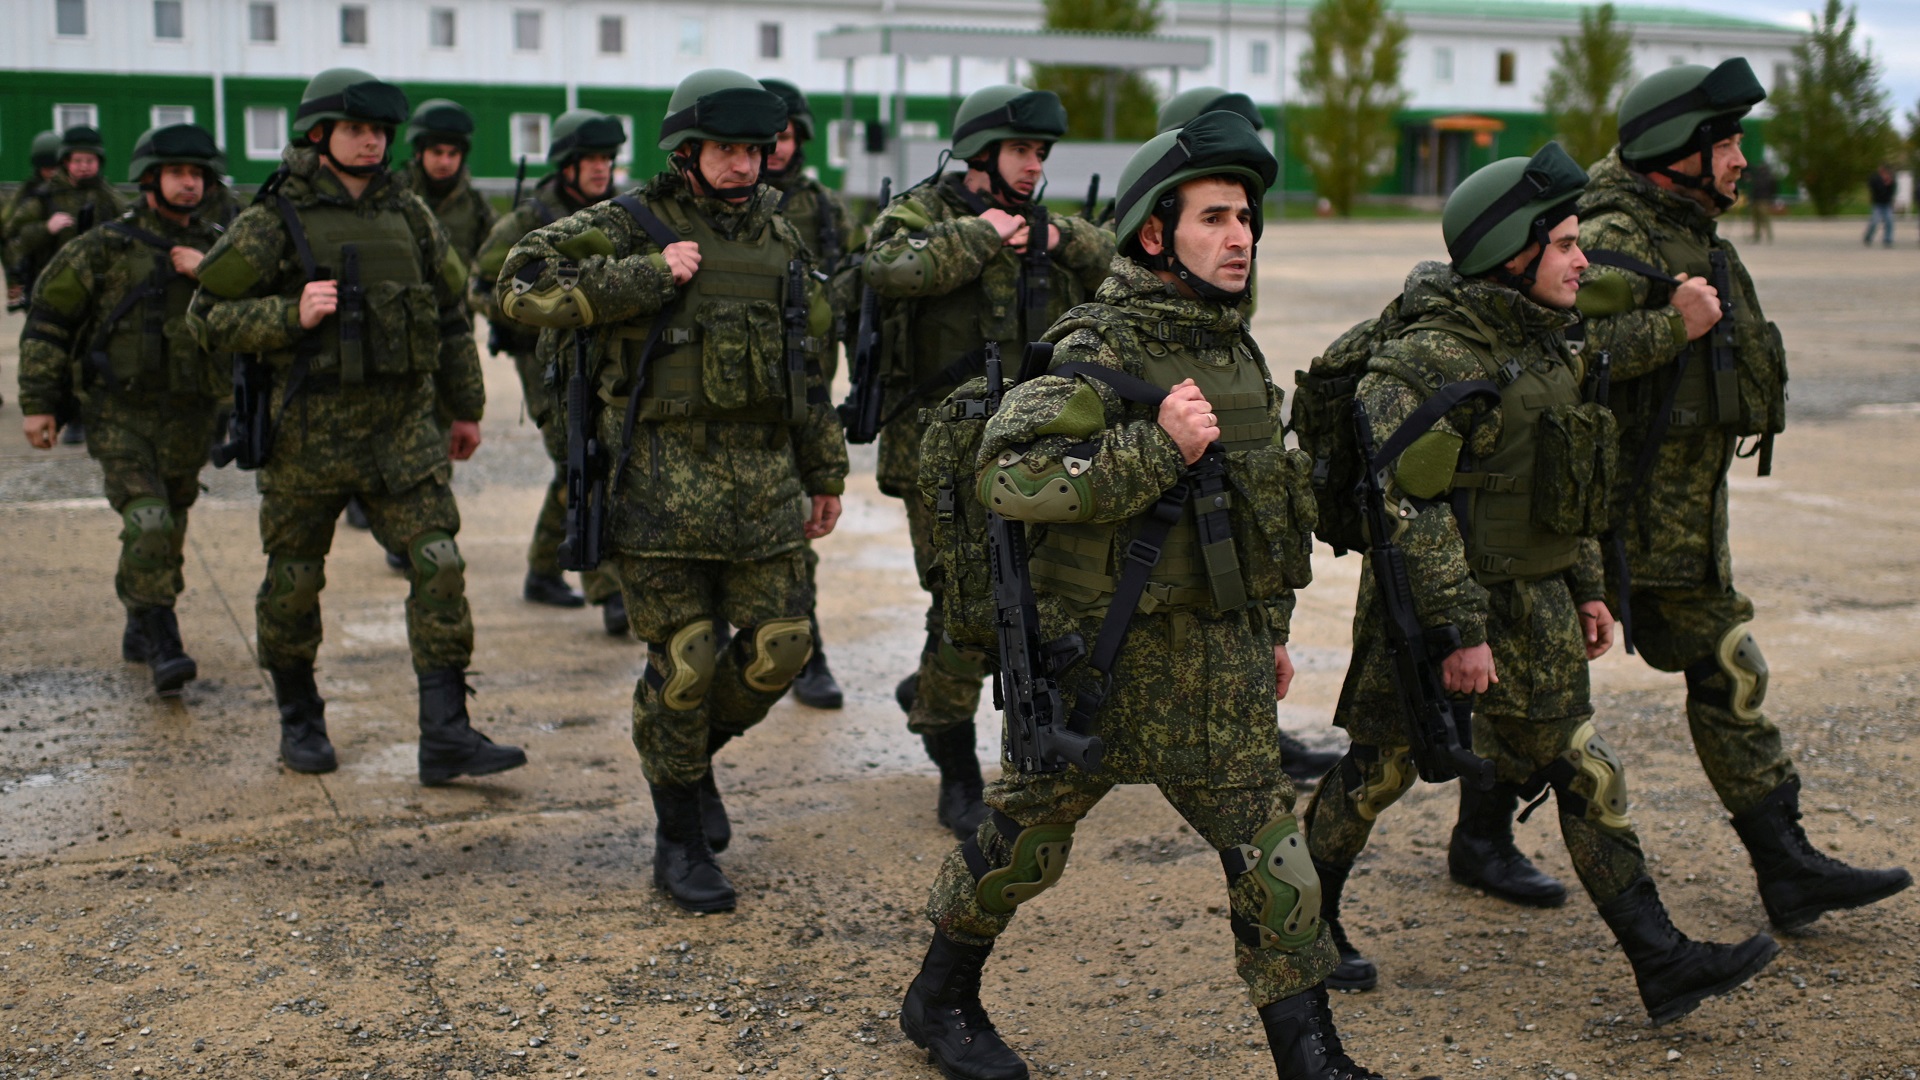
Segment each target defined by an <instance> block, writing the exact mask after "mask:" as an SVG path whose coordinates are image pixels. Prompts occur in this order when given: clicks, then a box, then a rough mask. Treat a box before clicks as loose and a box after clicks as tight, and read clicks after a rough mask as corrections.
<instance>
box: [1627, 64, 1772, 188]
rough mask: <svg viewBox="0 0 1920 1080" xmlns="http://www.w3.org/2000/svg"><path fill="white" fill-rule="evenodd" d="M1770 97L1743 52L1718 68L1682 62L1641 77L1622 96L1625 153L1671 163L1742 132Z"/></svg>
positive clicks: (1630, 157) (1646, 160) (1629, 157)
mask: <svg viewBox="0 0 1920 1080" xmlns="http://www.w3.org/2000/svg"><path fill="white" fill-rule="evenodd" d="M1766 98H1767V92H1766V91H1765V90H1763V89H1761V87H1760V80H1759V79H1756V78H1754V76H1753V68H1752V67H1751V66H1750V65H1748V63H1747V61H1746V59H1745V58H1744V57H1739V56H1736V57H1734V58H1733V59H1731V60H1728V61H1727V62H1725V63H1723V64H1721V65H1720V66H1719V67H1717V68H1707V67H1704V66H1702V65H1700V64H1681V65H1679V66H1676V67H1670V68H1667V69H1666V70H1665V71H1656V72H1654V73H1653V74H1652V75H1649V76H1647V77H1646V78H1644V79H1641V80H1640V82H1639V84H1638V85H1636V86H1635V87H1634V88H1633V89H1631V90H1629V91H1627V96H1626V97H1624V98H1622V99H1621V100H1620V158H1621V160H1623V161H1626V162H1629V163H1639V164H1648V165H1667V164H1671V163H1672V162H1674V161H1678V160H1679V159H1681V158H1683V157H1686V156H1687V155H1688V154H1691V153H1693V152H1695V151H1696V150H1699V149H1701V148H1702V147H1703V146H1704V147H1709V148H1710V147H1712V146H1713V144H1714V143H1716V142H1718V141H1720V140H1721V139H1724V138H1727V137H1728V136H1730V135H1732V134H1734V133H1735V132H1738V131H1739V130H1740V118H1741V117H1743V116H1745V115H1747V113H1748V112H1749V111H1751V110H1752V109H1753V107H1754V106H1755V105H1758V104H1760V103H1761V102H1762V101H1765V100H1766Z"/></svg>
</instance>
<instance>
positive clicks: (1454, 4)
mask: <svg viewBox="0 0 1920 1080" xmlns="http://www.w3.org/2000/svg"><path fill="white" fill-rule="evenodd" d="M1212 2H1213V0H1186V4H1185V6H1194V7H1205V6H1208V5H1209V4H1211V3H1212ZM1229 2H1230V3H1232V4H1234V5H1235V6H1239V7H1261V8H1273V9H1277V8H1279V7H1280V6H1281V4H1282V2H1283V0H1229ZM1285 2H1287V3H1289V6H1292V7H1296V8H1299V9H1302V10H1305V9H1306V8H1308V7H1311V6H1313V3H1314V2H1315V0H1298V2H1296V0H1285ZM1388 3H1389V4H1390V5H1391V6H1392V8H1393V10H1394V11H1396V12H1398V13H1400V14H1402V15H1424V16H1433V17H1439V18H1450V19H1462V20H1487V21H1494V20H1513V21H1519V22H1525V21H1536V20H1537V21H1546V22H1575V21H1577V20H1578V19H1579V18H1580V14H1581V13H1582V12H1584V11H1586V10H1588V9H1589V8H1596V7H1599V6H1600V5H1598V4H1585V3H1577V4H1576V3H1558V2H1553V0H1388ZM1613 10H1614V17H1615V19H1616V21H1618V22H1619V23H1621V24H1624V25H1626V26H1676V27H1695V28H1699V29H1703V30H1746V31H1760V32H1763V33H1766V32H1771V33H1778V34H1792V35H1795V36H1800V35H1802V34H1804V33H1805V31H1802V30H1800V29H1798V28H1797V27H1793V26H1788V25H1784V24H1782V23H1775V22H1767V21H1766V20H1764V19H1748V18H1742V17H1740V16H1738V15H1722V14H1719V13H1718V12H1712V11H1693V10H1690V9H1688V8H1684V7H1668V6H1666V5H1662V4H1615V5H1614V6H1613Z"/></svg>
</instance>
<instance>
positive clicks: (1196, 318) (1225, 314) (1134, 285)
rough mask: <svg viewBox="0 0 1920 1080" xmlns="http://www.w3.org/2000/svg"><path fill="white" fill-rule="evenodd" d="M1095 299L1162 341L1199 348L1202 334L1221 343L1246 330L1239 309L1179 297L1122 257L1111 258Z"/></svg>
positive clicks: (1166, 286)
mask: <svg viewBox="0 0 1920 1080" xmlns="http://www.w3.org/2000/svg"><path fill="white" fill-rule="evenodd" d="M1095 299H1096V300H1098V301H1099V302H1100V303H1103V304H1112V305H1113V306H1115V307H1120V308H1125V309H1126V310H1127V311H1128V313H1129V315H1130V317H1131V318H1132V320H1133V321H1134V322H1135V323H1137V324H1139V325H1140V326H1141V329H1142V330H1143V331H1144V332H1146V333H1148V334H1150V335H1152V336H1154V337H1157V338H1159V339H1160V340H1162V341H1178V342H1182V343H1185V344H1189V345H1202V344H1204V342H1205V335H1209V334H1212V335H1218V336H1219V337H1220V338H1221V339H1222V340H1221V342H1220V343H1221V344H1224V343H1225V342H1226V341H1230V340H1232V339H1233V338H1234V337H1237V336H1238V335H1239V334H1241V333H1242V332H1243V331H1244V330H1245V329H1246V317H1245V316H1244V315H1242V314H1241V311H1240V308H1239V307H1238V306H1232V307H1230V306H1228V305H1226V304H1218V303H1214V302H1213V301H1211V300H1199V299H1188V298H1187V297H1184V296H1181V295H1180V291H1179V290H1178V289H1176V288H1174V286H1173V285H1172V284H1171V283H1169V282H1166V281H1162V280H1160V276H1159V275H1158V274H1155V273H1154V272H1153V271H1151V270H1149V269H1147V268H1146V267H1144V266H1141V265H1140V264H1139V263H1137V262H1135V261H1133V260H1132V259H1130V258H1128V257H1127V256H1125V255H1115V256H1114V257H1113V263H1112V265H1111V266H1110V268H1109V270H1108V274H1107V279H1106V280H1105V281H1103V282H1101V283H1100V289H1099V291H1098V293H1096V294H1095Z"/></svg>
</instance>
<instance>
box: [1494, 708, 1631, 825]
mask: <svg viewBox="0 0 1920 1080" xmlns="http://www.w3.org/2000/svg"><path fill="white" fill-rule="evenodd" d="M1549 784H1550V785H1552V786H1553V792H1554V795H1555V797H1557V798H1558V799H1559V801H1560V812H1561V813H1563V814H1567V815H1570V816H1572V817H1576V818H1583V819H1585V820H1587V821H1591V822H1592V823H1593V824H1594V825H1595V826H1596V827H1598V828H1600V829H1602V830H1605V831H1608V832H1624V831H1626V830H1628V829H1631V828H1632V827H1633V822H1632V820H1631V819H1629V818H1628V817H1627V808H1628V800H1627V771H1626V769H1625V768H1624V767H1622V766H1621V764H1620V758H1619V756H1618V755H1616V754H1615V753H1614V752H1613V747H1611V746H1608V745H1607V741H1606V740H1605V739H1603V738H1601V737H1600V733H1599V732H1598V731H1596V730H1595V729H1594V726H1593V721H1592V720H1587V721H1585V722H1583V723H1581V725H1580V726H1579V727H1577V728H1575V729H1574V731H1573V736H1572V737H1571V738H1569V739H1568V740H1567V748H1566V749H1565V750H1563V751H1561V753H1560V756H1559V757H1558V758H1556V759H1554V762H1553V764H1551V765H1548V766H1547V767H1546V768H1544V769H1542V770H1540V771H1539V772H1537V773H1535V774H1534V775H1533V776H1532V777H1531V778H1530V779H1529V780H1528V781H1527V783H1526V784H1525V785H1524V786H1523V787H1522V788H1521V791H1522V792H1523V793H1524V794H1526V795H1529V796H1533V795H1538V794H1539V793H1540V791H1541V789H1542V788H1544V787H1546V786H1547V785H1549ZM1531 811H1532V807H1528V809H1527V813H1530V812H1531ZM1527 813H1522V814H1521V815H1520V820H1522V821H1525V820H1526V817H1527Z"/></svg>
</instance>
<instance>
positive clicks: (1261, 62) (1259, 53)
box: [1247, 41, 1273, 75]
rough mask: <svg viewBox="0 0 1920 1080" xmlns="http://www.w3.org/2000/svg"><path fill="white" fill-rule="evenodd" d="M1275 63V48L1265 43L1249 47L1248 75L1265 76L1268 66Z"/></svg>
mask: <svg viewBox="0 0 1920 1080" xmlns="http://www.w3.org/2000/svg"><path fill="white" fill-rule="evenodd" d="M1272 62H1273V47H1272V46H1270V45H1268V44H1267V43H1266V42H1264V41H1256V42H1254V43H1253V44H1252V45H1249V46H1248V47H1247V73H1248V74H1249V75H1265V74H1266V73H1267V65H1268V64H1270V63H1272Z"/></svg>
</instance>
